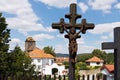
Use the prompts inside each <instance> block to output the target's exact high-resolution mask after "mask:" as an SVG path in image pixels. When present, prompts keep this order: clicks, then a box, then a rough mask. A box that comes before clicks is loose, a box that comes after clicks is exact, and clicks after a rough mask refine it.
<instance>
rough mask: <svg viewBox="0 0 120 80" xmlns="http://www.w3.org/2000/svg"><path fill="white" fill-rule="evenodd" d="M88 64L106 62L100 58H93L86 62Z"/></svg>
mask: <svg viewBox="0 0 120 80" xmlns="http://www.w3.org/2000/svg"><path fill="white" fill-rule="evenodd" d="M86 62H104V60H102V59H100V58H98V57H96V56H94V57H92V58H90V59H88V60H86Z"/></svg>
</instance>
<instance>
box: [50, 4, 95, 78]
mask: <svg viewBox="0 0 120 80" xmlns="http://www.w3.org/2000/svg"><path fill="white" fill-rule="evenodd" d="M65 17H66V18H68V19H69V23H65V22H64V19H63V18H61V19H60V22H59V23H53V24H52V28H53V29H58V30H59V31H60V33H64V31H65V32H66V33H67V34H66V35H65V38H68V39H69V48H68V49H69V75H68V79H69V80H75V58H76V54H77V49H78V47H77V41H76V40H77V39H78V38H80V37H81V36H80V33H81V32H82V33H85V32H86V30H87V29H93V28H94V24H93V23H87V22H86V19H82V22H81V23H79V24H77V23H76V20H77V19H78V18H81V15H80V14H77V8H76V4H75V3H73V4H71V5H70V14H66V15H65ZM77 30H78V32H77Z"/></svg>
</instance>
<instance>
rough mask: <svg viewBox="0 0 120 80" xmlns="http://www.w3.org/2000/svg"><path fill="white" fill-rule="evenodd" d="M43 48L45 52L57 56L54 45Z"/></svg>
mask: <svg viewBox="0 0 120 80" xmlns="http://www.w3.org/2000/svg"><path fill="white" fill-rule="evenodd" d="M43 50H44V51H45V53H47V54H51V55H53V56H55V49H54V48H53V47H52V46H47V47H44V48H43Z"/></svg>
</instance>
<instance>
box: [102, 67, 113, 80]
mask: <svg viewBox="0 0 120 80" xmlns="http://www.w3.org/2000/svg"><path fill="white" fill-rule="evenodd" d="M101 73H102V74H103V80H114V65H104V66H103V67H102V68H101Z"/></svg>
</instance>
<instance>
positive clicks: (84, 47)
mask: <svg viewBox="0 0 120 80" xmlns="http://www.w3.org/2000/svg"><path fill="white" fill-rule="evenodd" d="M94 49H96V47H94V46H87V45H78V54H79V53H91V52H92V51H93V50H94Z"/></svg>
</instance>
